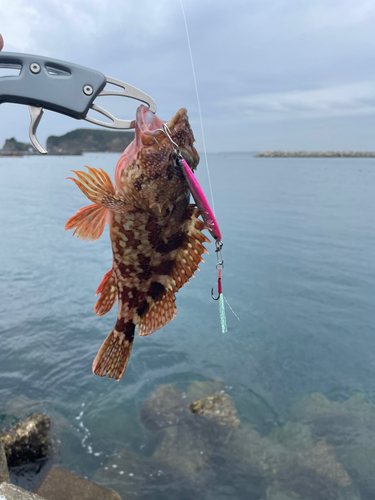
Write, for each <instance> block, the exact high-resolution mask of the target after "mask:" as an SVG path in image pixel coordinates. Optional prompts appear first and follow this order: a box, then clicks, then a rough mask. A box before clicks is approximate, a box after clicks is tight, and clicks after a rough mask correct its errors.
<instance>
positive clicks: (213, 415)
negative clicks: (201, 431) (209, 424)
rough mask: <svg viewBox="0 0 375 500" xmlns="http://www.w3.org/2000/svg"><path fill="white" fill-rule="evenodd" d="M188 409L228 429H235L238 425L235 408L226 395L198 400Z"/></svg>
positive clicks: (216, 394) (219, 394)
mask: <svg viewBox="0 0 375 500" xmlns="http://www.w3.org/2000/svg"><path fill="white" fill-rule="evenodd" d="M190 409H191V411H192V412H193V413H197V414H199V415H203V416H204V417H206V418H208V419H210V420H213V421H214V422H216V423H218V424H219V425H222V426H224V427H228V428H230V429H237V428H238V426H239V425H240V421H239V419H238V417H237V410H236V407H235V406H234V404H233V401H232V398H231V397H230V396H229V395H228V394H226V393H215V394H213V395H212V396H208V397H206V398H203V399H198V401H194V402H193V403H191V404H190Z"/></svg>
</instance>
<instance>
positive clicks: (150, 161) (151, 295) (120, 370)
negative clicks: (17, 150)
mask: <svg viewBox="0 0 375 500" xmlns="http://www.w3.org/2000/svg"><path fill="white" fill-rule="evenodd" d="M163 123H165V122H162V121H161V120H160V119H159V118H158V117H156V116H155V115H153V114H152V113H151V112H150V111H148V109H147V108H146V107H145V106H140V107H139V108H138V110H137V117H136V130H135V139H134V141H133V142H132V144H130V145H129V146H128V148H127V149H126V150H125V151H124V153H123V155H122V156H121V158H120V160H119V162H118V164H117V166H116V171H115V187H113V185H112V182H111V180H110V179H109V177H108V175H107V174H106V173H105V172H104V171H103V170H101V169H100V170H95V169H92V168H89V167H87V168H88V173H86V172H75V173H76V175H77V177H78V179H75V178H73V179H72V180H73V181H74V182H75V183H76V184H77V186H78V187H79V188H80V189H81V190H82V192H83V193H84V194H85V195H86V196H87V197H88V198H89V199H90V200H91V201H92V202H94V204H93V205H90V206H88V207H85V208H83V209H81V210H79V211H78V212H77V214H76V215H75V216H74V217H72V218H71V219H69V221H68V222H67V224H66V229H73V228H75V231H74V233H73V234H76V235H77V236H78V237H79V238H82V239H88V240H93V239H97V238H99V237H100V235H101V234H102V232H103V230H104V226H105V224H106V223H107V222H108V223H109V233H110V239H111V245H112V251H113V266H112V269H111V270H110V271H108V273H106V275H105V276H104V278H103V280H102V282H101V284H100V285H99V288H98V291H97V294H100V298H99V300H98V301H97V303H96V305H95V308H94V310H95V312H96V313H97V314H99V315H102V314H105V313H107V312H108V311H109V310H110V309H111V308H112V306H113V305H114V303H115V302H116V300H118V306H119V309H118V317H117V322H116V325H115V327H114V329H113V330H112V332H111V333H110V334H109V335H108V337H107V338H106V340H105V341H104V343H103V345H102V346H101V348H100V349H99V352H98V354H97V356H96V358H95V360H94V363H93V372H94V373H95V374H97V375H100V376H105V375H109V377H110V378H112V377H115V378H116V380H120V379H121V377H122V376H123V374H124V371H125V368H126V366H127V363H128V360H129V355H130V351H131V348H132V345H133V340H134V332H135V328H137V332H138V334H139V335H142V336H144V335H149V334H151V333H153V332H154V331H156V330H158V329H159V328H161V327H162V326H164V325H165V324H166V323H168V322H169V321H171V320H172V319H173V318H174V316H175V315H176V314H177V309H176V305H175V293H176V292H177V291H178V290H179V289H180V288H181V287H182V286H183V285H184V284H185V283H186V282H187V281H188V280H189V279H190V278H191V277H192V276H193V275H194V272H195V271H196V270H197V269H198V264H199V263H200V262H202V258H201V255H202V254H203V253H207V251H206V249H205V248H204V246H203V243H204V242H208V241H209V240H208V239H207V238H206V236H205V235H204V234H203V233H202V230H203V229H206V226H205V224H204V223H203V222H202V221H201V220H200V219H199V218H198V217H199V215H200V212H199V210H198V209H197V208H196V206H195V205H190V204H189V188H188V185H187V183H186V181H185V179H184V176H183V174H182V172H181V171H180V170H179V169H178V168H176V162H175V154H174V152H173V150H172V147H171V145H170V143H169V141H168V139H167V138H166V136H165V135H164V133H163V132H161V131H160V130H158V129H161V128H162V125H163ZM167 125H168V127H169V128H170V130H171V132H172V138H173V140H174V141H175V142H176V143H177V144H179V146H180V148H181V152H182V154H183V156H184V158H185V159H186V161H187V162H188V164H189V166H190V168H191V169H192V170H194V169H195V168H196V166H197V165H198V162H199V157H198V154H197V152H196V150H195V148H194V146H193V143H194V136H193V132H192V130H191V128H190V125H189V121H188V117H187V112H186V110H185V109H181V110H179V111H178V112H177V114H176V115H175V116H174V117H172V118H171V120H170V121H169V122H168V124H167Z"/></svg>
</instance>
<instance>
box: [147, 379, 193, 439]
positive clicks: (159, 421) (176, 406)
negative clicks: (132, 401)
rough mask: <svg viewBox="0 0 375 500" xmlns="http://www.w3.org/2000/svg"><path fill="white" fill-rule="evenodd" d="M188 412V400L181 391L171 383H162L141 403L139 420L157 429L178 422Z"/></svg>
mask: <svg viewBox="0 0 375 500" xmlns="http://www.w3.org/2000/svg"><path fill="white" fill-rule="evenodd" d="M188 413H189V407H188V402H187V400H186V396H185V397H184V394H183V392H182V391H181V390H180V389H178V388H177V387H175V386H174V385H172V384H163V385H159V387H158V388H157V389H155V390H154V391H153V392H152V393H151V394H150V395H149V396H148V398H147V399H146V401H145V402H144V403H143V406H142V408H141V420H142V423H143V424H144V425H145V427H147V428H148V429H150V430H152V431H157V430H158V429H163V428H165V427H169V426H171V425H176V424H178V423H179V422H180V421H181V420H182V419H183V418H184V415H187V414H188Z"/></svg>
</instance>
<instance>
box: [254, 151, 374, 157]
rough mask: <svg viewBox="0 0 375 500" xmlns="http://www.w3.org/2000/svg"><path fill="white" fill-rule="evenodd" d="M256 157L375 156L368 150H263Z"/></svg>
mask: <svg viewBox="0 0 375 500" xmlns="http://www.w3.org/2000/svg"><path fill="white" fill-rule="evenodd" d="M254 158H375V153H371V152H367V151H364V152H363V151H262V152H261V153H258V154H257V155H255V157H254Z"/></svg>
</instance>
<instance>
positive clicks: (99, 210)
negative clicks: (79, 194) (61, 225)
mask: <svg viewBox="0 0 375 500" xmlns="http://www.w3.org/2000/svg"><path fill="white" fill-rule="evenodd" d="M108 215H109V211H108V209H106V208H104V207H102V206H100V205H97V204H96V203H94V204H93V205H89V206H88V207H84V208H81V209H80V210H78V212H77V213H76V214H75V215H73V217H71V218H70V219H69V220H68V222H67V223H66V224H65V230H66V231H69V229H74V228H75V231H74V233H73V236H74V235H76V236H77V238H79V239H81V240H88V241H93V240H97V239H98V238H100V236H101V235H102V233H103V231H104V227H105V225H106V223H107V218H108Z"/></svg>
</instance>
